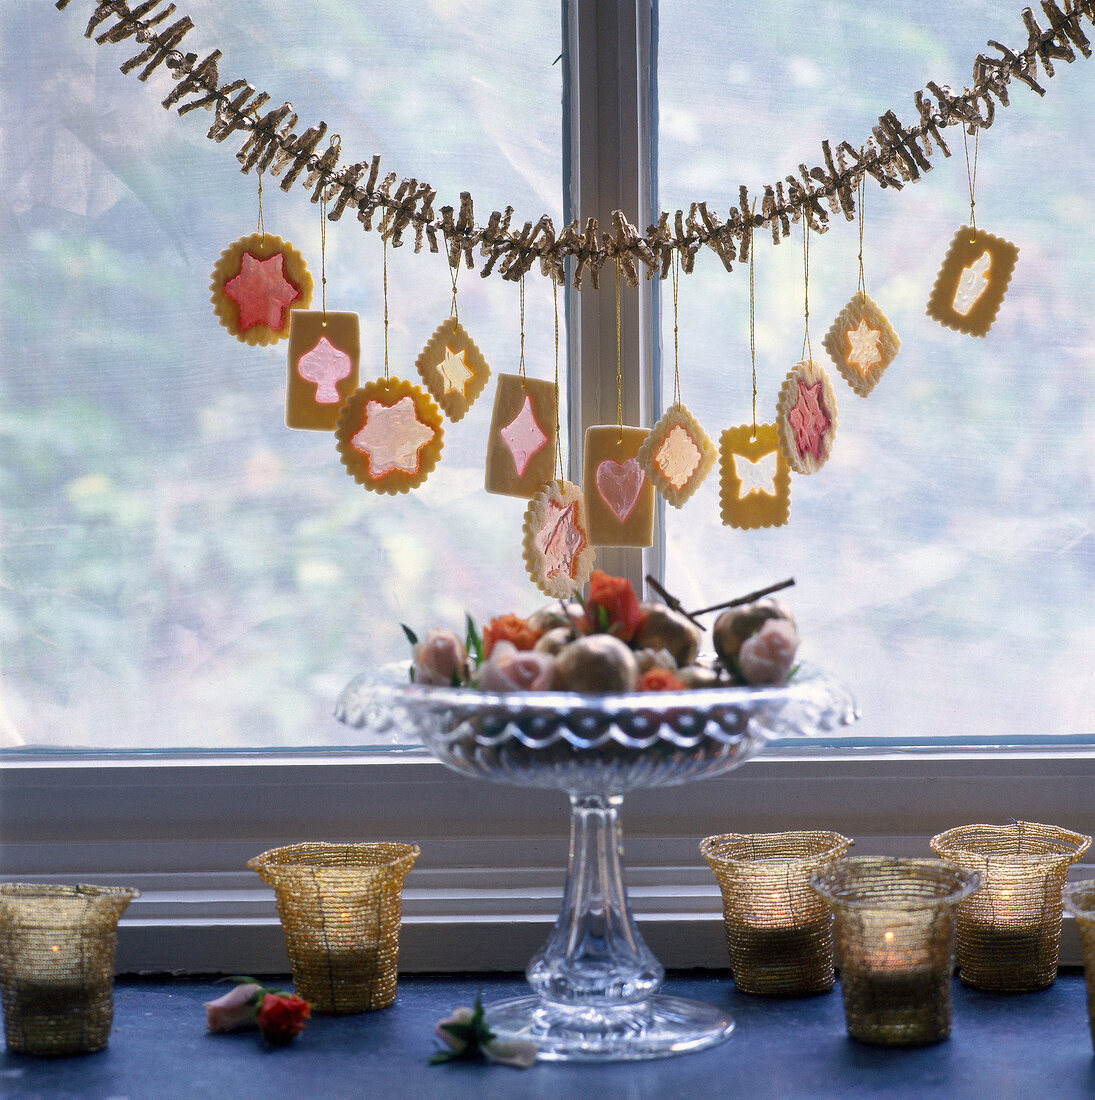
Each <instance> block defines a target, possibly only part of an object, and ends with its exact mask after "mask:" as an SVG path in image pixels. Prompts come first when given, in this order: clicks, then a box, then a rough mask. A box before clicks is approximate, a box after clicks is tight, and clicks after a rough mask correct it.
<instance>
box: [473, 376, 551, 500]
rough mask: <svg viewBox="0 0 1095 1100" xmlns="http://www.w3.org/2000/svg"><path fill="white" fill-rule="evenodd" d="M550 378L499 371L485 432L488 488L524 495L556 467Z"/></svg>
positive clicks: (542, 483) (526, 496) (492, 491)
mask: <svg viewBox="0 0 1095 1100" xmlns="http://www.w3.org/2000/svg"><path fill="white" fill-rule="evenodd" d="M556 424H557V414H556V391H555V384H554V383H553V382H545V381H542V380H540V379H537V378H523V377H522V376H521V375H519V374H500V375H499V376H498V386H497V388H496V389H495V393H494V412H493V413H492V415H491V422H490V435H489V436H488V437H487V470H486V482H485V487H486V490H487V492H488V493H500V494H502V495H503V496H511V497H524V498H525V500H528V499H529V498H530V497H531V496H532V495H533V493H535V492H536V490H537V489H539V488H540V487H541V486H543V485H545V484H546V483H547V482H549V481H550V480H551V476H552V474H553V473H554V471H555V429H556Z"/></svg>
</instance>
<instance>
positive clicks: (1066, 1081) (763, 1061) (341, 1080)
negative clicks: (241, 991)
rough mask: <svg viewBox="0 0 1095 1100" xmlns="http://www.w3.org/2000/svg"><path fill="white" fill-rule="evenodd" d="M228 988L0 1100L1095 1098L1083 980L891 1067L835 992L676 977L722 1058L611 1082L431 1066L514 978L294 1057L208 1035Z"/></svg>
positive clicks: (187, 985)
mask: <svg viewBox="0 0 1095 1100" xmlns="http://www.w3.org/2000/svg"><path fill="white" fill-rule="evenodd" d="M227 988H228V987H227V986H225V985H216V984H213V983H212V982H209V981H203V980H195V979H182V978H180V979H140V978H126V979H120V980H119V981H118V983H117V986H116V989H115V1028H114V1033H113V1035H112V1037H111V1041H110V1046H109V1047H108V1048H107V1049H106V1050H105V1051H102V1052H101V1053H99V1054H92V1055H85V1056H83V1057H77V1058H65V1059H56V1060H45V1059H38V1058H30V1057H26V1056H18V1055H14V1054H11V1053H8V1052H4V1053H3V1054H0V1096H2V1097H4V1098H5V1100H7V1098H9V1097H10V1098H12V1100H16V1098H18V1100H30V1098H32V1097H33V1098H35V1100H68V1098H70V1097H71V1098H79V1100H181V1098H188V1100H189V1098H195V1100H204V1098H206V1097H209V1098H225V1100H249V1098H251V1097H255V1098H258V1097H262V1098H263V1100H270V1098H276V1097H283V1096H284V1097H292V1098H293V1100H342V1098H346V1100H350V1098H354V1100H356V1098H359V1097H370V1098H374V1097H375V1098H379V1100H386V1098H389V1097H392V1098H394V1097H414V1098H418V1097H422V1098H429V1100H433V1098H438V1100H447V1098H450V1097H451V1098H454V1100H456V1098H460V1100H463V1098H482V1100H491V1098H495V1097H499V1098H501V1097H506V1098H508V1097H519V1098H522V1100H525V1098H529V1100H534V1098H540V1097H543V1098H549V1097H550V1098H551V1100H558V1098H560V1097H576V1098H578V1100H583V1098H585V1097H595V1098H597V1100H616V1098H619V1100H641V1098H647V1097H650V1098H657V1100H674V1098H676V1097H687V1098H698V1097H721V1098H734V1100H749V1098H752V1097H757V1098H765V1100H782V1098H788V1100H803V1098H810V1097H840V1098H842V1100H854V1098H856V1097H879V1096H884V1097H914V1096H915V1097H918V1098H927V1097H945V1098H947V1100H966V1098H969V1100H1010V1098H1013V1097H1014V1098H1016V1100H1019V1098H1023V1100H1030V1098H1037V1097H1052V1098H1054V1100H1072V1098H1073V1097H1077V1098H1078V1097H1093V1096H1095V1058H1093V1055H1092V1043H1091V1037H1090V1034H1089V1032H1088V1025H1087V1014H1086V1006H1085V1001H1084V987H1083V978H1082V976H1081V975H1080V974H1079V973H1077V972H1068V973H1062V975H1061V977H1060V978H1059V979H1058V980H1057V982H1056V984H1055V985H1054V986H1052V987H1051V988H1050V989H1048V990H1046V991H1044V992H1042V993H1032V994H1026V995H1022V996H1013V997H1005V996H994V995H988V994H983V993H976V992H974V991H972V990H968V989H965V988H964V987H962V986H961V985H960V984H958V983H957V982H956V983H955V987H954V1025H953V1030H952V1034H951V1037H950V1039H948V1040H947V1041H945V1042H943V1043H941V1044H938V1045H936V1046H932V1047H924V1048H920V1049H916V1050H889V1049H882V1048H876V1047H870V1046H865V1045H863V1044H860V1043H857V1042H855V1041H853V1040H851V1039H849V1038H848V1037H847V1035H846V1033H845V1030H844V1017H843V1009H842V1006H841V1000H840V992H839V986H838V988H837V989H836V990H834V991H833V992H832V993H830V994H828V995H826V996H822V997H812V998H807V999H802V1000H772V999H767V998H760V997H750V996H747V995H744V994H739V993H737V992H735V990H734V988H733V985H732V984H731V983H730V981H729V980H728V978H727V977H726V976H725V975H724V974H712V973H699V974H696V973H683V974H675V975H672V976H671V977H670V980H669V981H668V982H667V983H666V989H665V991H666V992H668V993H675V994H677V995H680V996H687V997H695V998H697V999H700V1000H705V1001H709V1002H712V1003H714V1004H717V1005H720V1006H722V1007H725V1008H727V1009H729V1011H730V1012H731V1013H732V1014H733V1016H734V1017H735V1019H736V1020H737V1028H736V1029H735V1032H734V1034H733V1035H732V1036H731V1038H730V1040H729V1041H728V1042H727V1043H725V1044H723V1045H722V1046H720V1047H716V1048H715V1049H713V1050H710V1051H705V1052H702V1053H699V1054H690V1055H685V1056H683V1057H679V1058H669V1059H663V1060H659V1061H652V1062H640V1063H633V1064H624V1065H619V1064H617V1065H612V1066H588V1065H586V1066H583V1065H543V1064H541V1065H537V1066H535V1067H533V1068H532V1069H530V1070H514V1069H510V1068H509V1067H506V1066H480V1065H470V1064H457V1065H445V1066H430V1065H428V1064H427V1058H428V1057H429V1055H430V1052H431V1050H432V1049H433V1047H434V1039H433V1024H434V1022H435V1021H436V1020H437V1019H439V1018H440V1017H441V1016H443V1015H447V1014H448V1012H449V1011H450V1010H451V1009H452V1008H454V1007H456V1006H458V1005H463V1004H468V1005H470V1004H471V1003H472V1001H473V1000H474V998H475V994H476V992H477V991H480V990H481V991H482V993H483V997H484V999H485V1000H490V999H494V998H497V997H501V996H511V995H514V994H519V993H522V992H524V990H525V987H524V984H523V981H522V980H521V979H520V978H519V977H518V976H512V977H499V976H496V975H483V976H479V975H470V976H445V977H423V976H407V977H403V978H401V979H400V986H399V994H398V997H397V999H396V1003H395V1004H394V1005H393V1006H392V1007H391V1008H389V1009H386V1010H384V1011H382V1012H375V1013H369V1014H365V1015H360V1016H344V1017H332V1016H320V1017H315V1018H313V1019H312V1020H311V1021H309V1023H308V1026H307V1029H306V1030H305V1031H304V1033H303V1034H302V1035H301V1036H300V1037H299V1038H297V1039H296V1040H295V1041H294V1042H293V1043H292V1044H291V1045H290V1046H288V1047H286V1048H282V1049H271V1048H267V1047H264V1046H263V1044H262V1043H261V1041H260V1040H259V1038H258V1035H257V1034H256V1033H254V1032H245V1033H240V1034H234V1035H211V1034H208V1033H207V1032H206V1030H205V1014H204V1010H203V1008H202V1002H203V1001H205V1000H208V999H210V998H212V997H215V996H219V995H220V994H221V993H223V992H225V990H226V989H227Z"/></svg>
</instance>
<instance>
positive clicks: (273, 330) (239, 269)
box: [209, 233, 312, 347]
mask: <svg viewBox="0 0 1095 1100" xmlns="http://www.w3.org/2000/svg"><path fill="white" fill-rule="evenodd" d="M209 290H210V300H211V301H212V303H213V312H214V313H215V314H216V315H217V320H218V321H220V323H221V324H222V325H223V326H224V327H225V328H226V329H228V331H229V332H230V333H232V335H233V336H235V338H236V339H237V340H242V341H243V343H245V344H251V345H254V346H264V347H265V346H266V345H268V344H276V343H277V342H278V341H279V340H283V339H284V338H285V337H286V336H288V335H289V317H290V313H291V311H292V310H294V309H307V308H308V306H309V305H311V303H312V276H311V274H310V273H309V271H308V267H307V265H306V264H305V262H304V257H303V256H301V254H300V253H299V252H298V251H297V250H296V249H295V248H294V247H293V246H292V245H291V244H290V243H289V242H288V241H283V240H282V239H281V238H280V237H275V236H274V234H273V233H252V234H251V235H250V236H249V237H241V238H240V239H239V240H238V241H234V242H233V243H232V244H230V245H229V246H228V247H227V248H226V249H225V250H224V251H223V252H222V253H221V254H220V258H219V259H218V260H217V262H216V263H215V264H214V265H213V276H212V279H211V281H210V284H209Z"/></svg>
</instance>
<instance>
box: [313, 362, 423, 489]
mask: <svg viewBox="0 0 1095 1100" xmlns="http://www.w3.org/2000/svg"><path fill="white" fill-rule="evenodd" d="M442 435H443V432H442V430H441V410H440V409H438V407H437V406H436V405H435V404H434V402H433V399H432V398H431V397H430V395H429V394H428V393H425V392H424V391H423V390H421V389H419V388H418V386H416V385H414V384H413V383H412V382H407V381H405V380H404V379H402V378H378V379H377V380H376V381H374V382H368V383H366V384H365V385H364V386H362V387H361V389H359V390H358V391H357V392H356V393H354V394H352V395H351V396H350V397H349V398H348V399H347V401H346V403H345V405H343V406H342V412H341V414H340V415H339V418H338V427H337V428H336V430H335V437H336V439H337V440H338V444H337V445H338V453H339V455H340V456H341V458H342V464H343V465H344V466H345V467H346V470H347V472H348V473H349V474H350V475H351V476H352V477H353V479H354V480H355V481H356V482H358V483H359V484H360V485H364V486H365V488H366V489H372V490H375V491H376V492H378V493H405V492H407V491H408V490H409V489H415V488H417V487H418V486H419V485H421V484H422V482H423V481H425V480H426V475H427V474H428V473H429V472H430V471H431V470H432V469H433V468H434V467H435V466H436V465H437V463H438V460H439V459H440V458H441V444H442Z"/></svg>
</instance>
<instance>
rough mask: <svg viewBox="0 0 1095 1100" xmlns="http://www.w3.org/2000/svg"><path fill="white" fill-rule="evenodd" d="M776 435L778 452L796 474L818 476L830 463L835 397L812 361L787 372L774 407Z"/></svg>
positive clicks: (825, 378)
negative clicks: (818, 472)
mask: <svg viewBox="0 0 1095 1100" xmlns="http://www.w3.org/2000/svg"><path fill="white" fill-rule="evenodd" d="M776 431H777V434H778V436H779V449H780V451H781V452H782V453H783V457H784V458H785V459H787V465H788V466H790V467H791V469H792V470H794V471H795V473H798V474H814V473H817V471H818V470H820V469H821V467H822V466H824V465H825V463H826V462H828V461H829V454H830V452H831V451H832V449H833V436H834V435H835V434H836V396H835V395H834V393H833V387H832V384H831V383H830V381H829V376H828V375H827V374H826V373H825V371H824V370H822V369H821V367H820V366H819V365H818V364H817V363H815V362H814V360H813V359H803V360H802V362H801V363H797V364H796V365H795V366H794V367H792V368H791V370H790V371H788V372H787V377H786V378H785V379H784V380H783V385H782V387H781V388H780V391H779V401H778V402H777V404H776Z"/></svg>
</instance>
